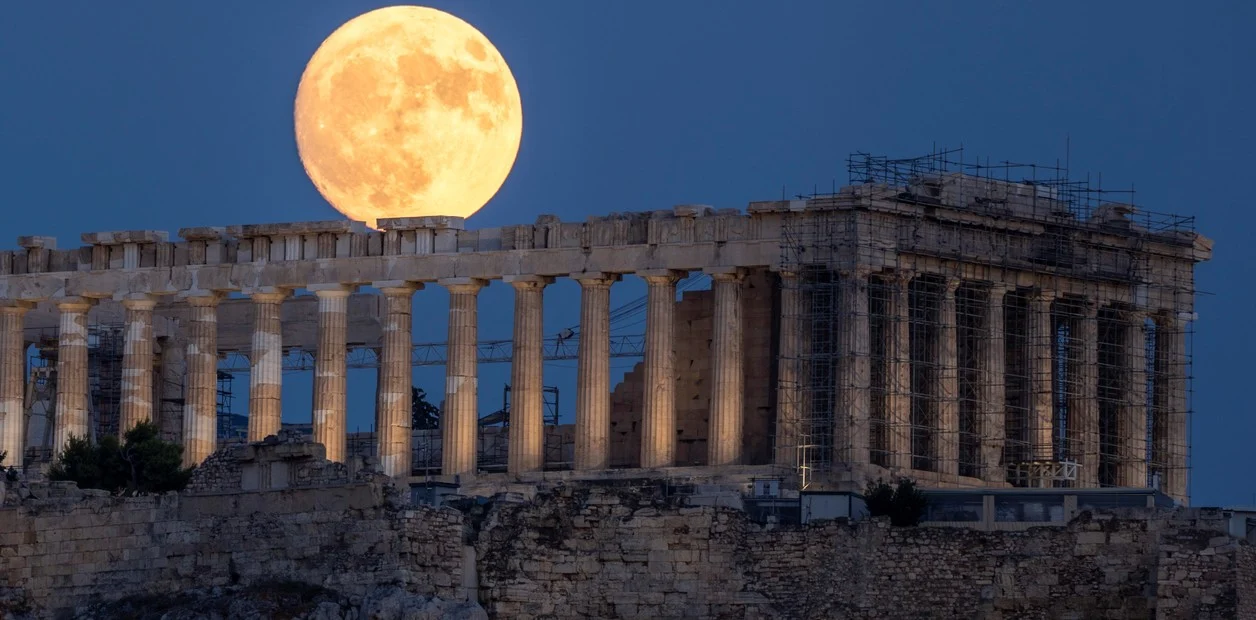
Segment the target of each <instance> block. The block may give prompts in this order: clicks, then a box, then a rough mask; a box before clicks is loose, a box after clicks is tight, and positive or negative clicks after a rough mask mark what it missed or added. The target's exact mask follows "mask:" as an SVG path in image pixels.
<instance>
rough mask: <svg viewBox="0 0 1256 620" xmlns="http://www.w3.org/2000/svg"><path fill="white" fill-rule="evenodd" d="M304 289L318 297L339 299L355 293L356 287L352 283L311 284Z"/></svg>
mask: <svg viewBox="0 0 1256 620" xmlns="http://www.w3.org/2000/svg"><path fill="white" fill-rule="evenodd" d="M305 290H307V291H310V292H311V293H314V296H315V297H318V298H319V299H339V298H342V297H348V296H350V295H352V294H354V293H356V292H357V290H358V287H357V286H355V285H353V284H311V285H309V286H307V287H305Z"/></svg>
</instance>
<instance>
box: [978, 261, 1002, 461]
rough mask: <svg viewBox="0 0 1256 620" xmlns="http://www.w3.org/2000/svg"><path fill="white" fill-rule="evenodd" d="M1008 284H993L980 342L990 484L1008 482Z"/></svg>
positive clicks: (984, 440)
mask: <svg viewBox="0 0 1256 620" xmlns="http://www.w3.org/2000/svg"><path fill="white" fill-rule="evenodd" d="M1007 289H1008V287H1007V286H1006V285H1003V284H997V283H996V284H992V285H991V286H990V290H989V292H988V293H987V295H986V307H985V323H986V337H985V338H982V339H981V341H980V342H979V343H978V345H977V346H978V355H979V356H980V360H979V363H980V364H981V386H980V388H979V389H980V394H979V398H980V399H981V405H980V411H981V418H980V419H979V420H978V423H979V424H980V435H981V475H982V478H983V479H984V480H985V481H986V482H988V483H990V484H1002V483H1005V482H1007V470H1006V469H1005V468H1004V467H1003V444H1004V440H1005V438H1006V437H1007V429H1006V427H1005V424H1004V422H1005V419H1006V415H1007V407H1006V404H1005V403H1006V400H1005V398H1006V384H1005V378H1006V372H1007V332H1006V331H1005V328H1004V320H1003V298H1004V296H1005V295H1007Z"/></svg>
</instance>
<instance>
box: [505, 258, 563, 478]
mask: <svg viewBox="0 0 1256 620" xmlns="http://www.w3.org/2000/svg"><path fill="white" fill-rule="evenodd" d="M503 279H504V280H505V281H506V282H508V283H509V284H510V285H511V286H512V287H514V289H515V330H514V340H513V342H512V343H511V352H510V437H509V441H510V445H509V448H508V452H507V459H506V471H507V472H509V473H511V474H521V473H524V472H532V471H541V470H542V469H543V468H544V466H545V393H544V385H543V381H542V376H543V369H544V361H545V351H544V349H543V347H544V342H543V340H544V331H543V330H544V328H543V326H542V317H543V316H544V308H545V297H544V296H545V286H546V285H548V284H550V283H551V282H553V281H554V279H553V278H549V277H544V276H532V275H526V276H506V277H505V278H503Z"/></svg>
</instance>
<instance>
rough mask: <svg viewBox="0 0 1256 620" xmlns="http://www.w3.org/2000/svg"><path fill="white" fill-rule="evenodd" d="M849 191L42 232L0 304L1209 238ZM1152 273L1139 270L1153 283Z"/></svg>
mask: <svg viewBox="0 0 1256 620" xmlns="http://www.w3.org/2000/svg"><path fill="white" fill-rule="evenodd" d="M847 189H848V191H849V194H847V195H839V196H836V197H833V198H823V199H813V200H807V201H797V200H796V201H772V202H756V203H751V204H750V205H749V208H748V209H747V213H746V214H742V213H740V212H739V211H737V210H735V209H722V210H718V211H716V210H713V209H711V208H710V207H705V206H691V205H685V206H678V207H675V208H674V209H672V210H670V211H653V212H640V213H626V214H612V215H609V216H606V217H594V218H590V219H589V221H587V222H561V221H558V220H557V218H555V217H554V216H541V217H539V218H538V219H537V223H535V224H532V225H520V226H506V227H501V228H487V229H480V230H466V229H464V228H463V222H462V221H461V218H453V217H423V218H395V219H383V220H380V222H379V225H380V227H381V229H382V230H379V231H367V230H366V229H365V228H364V227H363V225H362V224H360V223H357V222H349V221H331V222H301V223H285V224H259V225H246V226H231V227H225V228H210V227H200V228H185V229H182V230H180V231H179V234H180V236H181V237H183V239H184V240H183V241H176V242H169V241H167V240H166V234H165V233H164V232H160V231H123V232H108V233H87V234H84V235H83V242H84V243H87V244H89V245H87V246H85V247H82V248H79V249H73V250H57V249H55V245H56V244H55V240H53V239H51V238H46V237H23V238H22V243H21V245H22V247H23V249H21V250H8V251H0V298H7V299H24V300H43V299H49V298H54V297H63V296H83V297H93V298H113V297H116V296H119V295H126V294H135V293H148V294H156V295H169V294H176V293H180V292H184V291H197V290H222V291H239V290H243V289H248V288H253V287H261V286H286V287H305V286H307V285H309V284H320V283H323V284H334V283H344V284H353V283H358V284H369V283H371V282H373V281H379V280H398V279H404V280H413V281H435V280H438V279H441V278H448V277H473V278H487V279H500V278H501V277H503V276H506V275H542V276H563V277H566V276H567V275H569V274H571V273H578V272H586V271H601V272H607V273H635V272H637V271H640V270H642V269H676V270H698V269H702V268H708V267H776V266H779V264H780V262H781V257H782V252H781V243H780V242H781V240H782V238H783V227H784V226H787V225H788V222H787V219H790V218H837V221H835V222H834V224H833V226H834V228H835V229H836V230H841V231H844V232H845V233H846V234H847V235H849V236H850V238H849V239H845V240H839V242H841V243H842V244H843V245H846V246H849V248H850V250H849V252H843V254H844V255H845V256H843V257H842V259H841V262H843V263H847V265H846V266H850V267H854V266H856V264H857V265H858V266H860V267H864V268H869V269H874V270H875V269H880V268H882V267H885V266H889V265H901V264H902V261H903V258H904V255H909V256H915V257H919V258H918V259H917V262H919V264H920V269H921V270H932V269H939V270H941V269H945V270H946V271H947V272H948V273H954V272H955V268H956V267H957V266H959V265H961V264H962V265H963V269H964V271H965V273H971V275H972V277H978V278H991V276H990V274H989V273H988V272H989V270H988V269H987V268H985V265H987V264H989V263H990V262H991V261H990V257H991V256H998V257H999V267H1000V269H999V270H998V272H999V276H998V279H999V280H1000V281H1006V278H1007V276H1008V275H1011V274H1010V273H1009V272H1014V271H1017V270H1023V271H1024V274H1025V276H1033V275H1034V274H1039V275H1050V276H1053V277H1055V278H1057V279H1061V280H1063V281H1065V282H1064V283H1063V286H1064V287H1067V286H1068V282H1067V281H1068V280H1070V279H1073V278H1080V279H1086V280H1091V279H1096V280H1112V281H1114V282H1116V281H1128V279H1129V277H1130V271H1131V270H1141V269H1156V270H1163V269H1174V267H1173V264H1175V263H1176V264H1180V265H1181V266H1180V267H1176V269H1178V270H1180V269H1187V270H1189V267H1188V266H1189V265H1191V264H1193V263H1194V262H1197V261H1201V260H1207V258H1208V257H1209V254H1210V252H1211V242H1210V241H1209V240H1207V239H1206V238H1203V237H1201V236H1199V235H1196V234H1194V233H1186V232H1181V231H1168V232H1163V233H1152V232H1146V231H1141V232H1140V231H1138V230H1136V229H1132V228H1131V227H1130V226H1125V227H1124V228H1120V227H1113V226H1112V225H1111V224H1110V220H1101V219H1099V216H1096V217H1094V218H1092V221H1090V222H1086V223H1079V222H1078V221H1076V220H1075V219H1073V218H1071V217H1059V216H1056V217H1052V218H1031V217H1025V216H1023V215H1018V216H1006V215H1000V214H998V213H997V212H989V213H988V212H981V211H978V210H976V209H975V208H967V209H954V208H947V207H941V206H930V205H920V204H907V203H904V202H901V201H895V200H890V199H889V198H888V197H884V198H883V197H880V196H874V195H871V194H872V193H871V192H870V190H868V189H866V188H865V187H862V186H861V187H857V188H847ZM1104 217H1107V216H1104ZM1053 226H1054V227H1057V228H1058V227H1066V228H1068V229H1070V232H1069V238H1070V240H1071V243H1072V244H1073V246H1074V247H1075V251H1076V252H1080V255H1075V256H1074V257H1073V259H1072V262H1071V266H1061V265H1054V266H1044V264H1043V262H1042V260H1041V255H1042V254H1043V252H1045V251H1048V250H1050V251H1056V250H1058V249H1059V248H1057V247H1054V246H1053V247H1050V248H1047V247H1046V245H1047V244H1048V241H1047V237H1044V234H1043V233H1044V232H1045V231H1046V230H1047V229H1048V228H1049V227H1053ZM1052 239H1054V237H1052ZM1051 243H1056V242H1055V241H1051ZM855 248H859V249H860V251H856V250H855ZM869 249H871V250H873V251H872V252H869V251H868V250H869ZM1134 249H1138V251H1139V252H1150V254H1151V255H1153V256H1155V257H1157V258H1158V262H1162V263H1164V264H1163V265H1161V266H1159V267H1156V266H1142V265H1135V264H1132V263H1131V260H1130V258H1129V256H1128V254H1130V250H1134ZM1123 254H1124V255H1126V256H1123ZM450 255H453V256H450ZM333 259H334V260H333ZM450 259H453V260H450ZM939 261H940V262H939ZM952 263H954V264H952ZM119 272H125V273H119ZM1154 275H1155V274H1154V273H1148V274H1147V276H1148V278H1147V279H1148V280H1149V281H1151V280H1153V279H1154ZM1029 279H1032V277H1030V278H1029ZM1182 311H1189V309H1187V310H1182Z"/></svg>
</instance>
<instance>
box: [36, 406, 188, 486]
mask: <svg viewBox="0 0 1256 620" xmlns="http://www.w3.org/2000/svg"><path fill="white" fill-rule="evenodd" d="M124 440H125V441H124V442H123V443H121V444H120V443H119V442H118V438H117V437H112V436H111V437H105V438H104V439H102V440H101V441H100V443H98V444H93V443H91V442H90V441H88V440H87V439H84V438H81V437H73V436H71V437H70V441H69V443H68V444H67V445H66V448H65V450H64V451H62V452H61V454H60V456H58V457H57V461H56V463H54V464H53V466H52V469H50V470H49V471H48V477H49V478H51V479H52V480H73V481H74V482H76V483H78V485H79V488H81V489H103V490H105V491H109V492H111V493H118V494H123V495H139V494H147V493H165V492H166V491H181V490H183V488H184V487H186V486H187V484H188V481H189V480H190V479H191V477H192V468H190V467H188V468H184V467H183V466H182V461H183V447H182V446H179V445H178V444H174V443H171V442H168V441H162V440H161V438H160V437H158V435H157V426H156V425H154V424H152V423H150V422H141V423H140V424H137V425H136V426H135V428H132V429H131V430H129V431H127V433H126V437H125V438H124Z"/></svg>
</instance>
